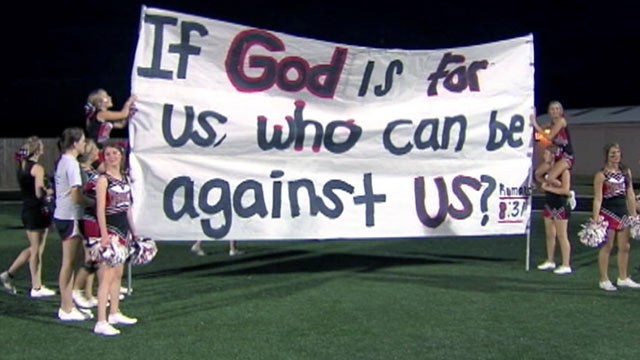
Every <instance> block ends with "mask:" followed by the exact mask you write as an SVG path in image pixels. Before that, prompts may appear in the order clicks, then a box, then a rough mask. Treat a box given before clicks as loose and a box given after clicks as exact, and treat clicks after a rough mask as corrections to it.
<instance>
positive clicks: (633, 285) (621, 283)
mask: <svg viewBox="0 0 640 360" xmlns="http://www.w3.org/2000/svg"><path fill="white" fill-rule="evenodd" d="M616 285H618V287H624V288H629V289H640V284H638V283H637V282H635V281H633V280H631V278H630V277H628V278H626V279H624V280H622V279H620V278H618V280H616Z"/></svg>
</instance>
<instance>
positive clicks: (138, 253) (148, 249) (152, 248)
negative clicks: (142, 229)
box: [130, 237, 158, 265]
mask: <svg viewBox="0 0 640 360" xmlns="http://www.w3.org/2000/svg"><path fill="white" fill-rule="evenodd" d="M157 253H158V247H157V246H156V242H155V241H153V239H151V238H144V237H137V238H135V239H134V240H133V242H132V243H131V258H130V261H131V265H145V264H148V263H150V262H151V260H153V258H155V257H156V254H157Z"/></svg>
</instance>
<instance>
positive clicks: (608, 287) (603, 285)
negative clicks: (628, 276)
mask: <svg viewBox="0 0 640 360" xmlns="http://www.w3.org/2000/svg"><path fill="white" fill-rule="evenodd" d="M599 286H600V289H602V290H604V291H616V290H618V288H617V287H615V286H613V284H612V283H611V281H610V280H606V281H600V284H599Z"/></svg>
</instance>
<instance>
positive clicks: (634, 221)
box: [629, 215, 640, 240]
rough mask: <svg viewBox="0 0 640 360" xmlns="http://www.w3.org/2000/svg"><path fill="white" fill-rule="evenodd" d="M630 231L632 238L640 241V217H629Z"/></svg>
mask: <svg viewBox="0 0 640 360" xmlns="http://www.w3.org/2000/svg"><path fill="white" fill-rule="evenodd" d="M629 231H630V232H631V237H632V238H634V239H636V240H640V215H636V216H629Z"/></svg>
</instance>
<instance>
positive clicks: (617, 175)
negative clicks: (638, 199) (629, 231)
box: [600, 170, 631, 230]
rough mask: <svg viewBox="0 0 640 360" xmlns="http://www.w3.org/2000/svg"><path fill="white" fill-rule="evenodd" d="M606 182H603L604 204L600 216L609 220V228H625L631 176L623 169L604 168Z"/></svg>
mask: <svg viewBox="0 0 640 360" xmlns="http://www.w3.org/2000/svg"><path fill="white" fill-rule="evenodd" d="M602 173H603V174H604V182H603V183H602V205H601V206H600V216H602V217H603V218H604V219H605V220H606V221H607V222H609V226H608V229H610V230H623V229H624V228H626V227H627V225H626V224H627V217H628V216H629V213H628V209H627V187H628V186H631V184H629V178H627V177H626V176H625V175H624V173H623V172H621V171H607V170H602Z"/></svg>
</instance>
